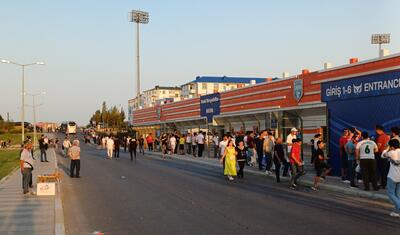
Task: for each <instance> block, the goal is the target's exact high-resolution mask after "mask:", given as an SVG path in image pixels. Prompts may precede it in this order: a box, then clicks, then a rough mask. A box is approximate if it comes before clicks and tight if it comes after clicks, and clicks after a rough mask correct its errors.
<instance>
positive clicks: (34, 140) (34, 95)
mask: <svg viewBox="0 0 400 235" xmlns="http://www.w3.org/2000/svg"><path fill="white" fill-rule="evenodd" d="M45 94H46V92H44V91H42V92H40V93H36V94H29V93H25V95H28V96H31V97H32V105H27V106H28V107H31V108H32V109H33V146H34V147H35V146H36V142H37V141H36V138H37V137H36V107H39V106H42V105H43V104H39V105H36V102H35V97H36V96H39V95H45Z"/></svg>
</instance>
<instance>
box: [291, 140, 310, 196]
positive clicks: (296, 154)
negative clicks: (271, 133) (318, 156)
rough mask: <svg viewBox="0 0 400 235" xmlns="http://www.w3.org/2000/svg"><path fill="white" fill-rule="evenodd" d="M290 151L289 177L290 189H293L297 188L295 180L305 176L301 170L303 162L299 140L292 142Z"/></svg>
mask: <svg viewBox="0 0 400 235" xmlns="http://www.w3.org/2000/svg"><path fill="white" fill-rule="evenodd" d="M292 143H293V145H292V151H290V158H289V161H290V167H291V169H292V177H290V188H291V189H295V188H296V187H297V180H298V179H299V178H300V177H301V176H303V175H305V174H306V173H305V171H304V169H303V161H302V160H301V156H300V155H301V154H300V153H301V139H293V140H292Z"/></svg>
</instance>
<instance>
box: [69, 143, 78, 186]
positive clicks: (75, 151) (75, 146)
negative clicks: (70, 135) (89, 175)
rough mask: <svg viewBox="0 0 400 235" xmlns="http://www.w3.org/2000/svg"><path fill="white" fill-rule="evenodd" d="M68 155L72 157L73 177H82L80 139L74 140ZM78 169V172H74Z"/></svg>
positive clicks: (71, 171)
mask: <svg viewBox="0 0 400 235" xmlns="http://www.w3.org/2000/svg"><path fill="white" fill-rule="evenodd" d="M68 156H69V158H70V159H71V165H70V169H69V170H70V174H69V176H70V177H71V178H74V177H76V178H80V176H79V171H80V169H81V148H80V147H79V140H74V141H73V146H72V147H71V148H69V149H68ZM75 169H76V174H74V172H75Z"/></svg>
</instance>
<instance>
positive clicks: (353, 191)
mask: <svg viewBox="0 0 400 235" xmlns="http://www.w3.org/2000/svg"><path fill="white" fill-rule="evenodd" d="M145 155H153V156H158V157H161V156H162V154H161V153H160V152H149V151H146V152H145ZM169 156H170V155H168V156H167V157H169ZM172 158H173V159H178V160H182V161H189V162H194V163H199V164H203V165H208V166H213V167H221V168H222V165H221V163H220V162H219V160H218V159H216V158H208V157H202V158H198V157H193V156H192V155H177V154H174V155H172ZM305 162H306V166H305V169H306V172H307V174H306V175H304V176H303V177H301V178H300V180H299V181H298V184H299V185H301V186H305V187H311V186H313V183H314V177H315V171H314V170H313V168H312V166H311V165H310V164H307V161H305ZM244 172H245V174H246V173H247V174H253V175H259V176H263V177H267V178H271V179H273V180H275V174H272V175H266V174H265V171H259V170H258V168H256V167H251V166H245V170H244ZM281 182H282V183H288V182H289V177H281ZM288 186H289V183H288ZM359 187H360V188H361V189H360V188H351V187H350V185H349V184H346V183H343V182H342V181H341V179H340V178H339V177H333V176H328V177H327V180H326V181H321V183H320V186H319V188H320V190H327V191H331V192H335V193H342V194H346V195H352V196H356V197H361V198H367V199H372V200H379V201H383V202H391V201H390V200H389V198H388V196H387V194H386V190H382V189H381V190H379V191H363V190H362V188H363V185H362V184H359Z"/></svg>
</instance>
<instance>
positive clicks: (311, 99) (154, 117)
mask: <svg viewBox="0 0 400 235" xmlns="http://www.w3.org/2000/svg"><path fill="white" fill-rule="evenodd" d="M399 94H400V54H394V55H388V56H384V57H380V58H375V59H371V60H366V61H360V62H359V61H358V59H357V58H351V59H350V61H349V64H346V65H342V66H338V67H332V68H329V66H328V68H324V69H322V70H318V71H312V72H310V71H309V70H307V69H303V70H302V73H301V74H298V75H295V76H291V77H288V78H284V79H277V80H273V81H266V82H262V83H258V84H252V85H249V86H245V87H241V88H237V89H234V90H229V91H222V92H217V93H212V94H207V95H202V96H200V97H196V98H191V99H185V100H182V101H179V102H173V103H169V104H165V105H162V106H154V107H149V108H144V109H140V110H133V111H132V118H131V120H132V122H131V125H132V126H133V128H134V129H135V130H136V131H138V133H140V134H148V133H154V134H160V133H161V132H172V131H180V132H182V133H186V132H191V131H198V130H199V129H202V130H208V131H213V132H217V133H219V134H222V133H227V132H237V131H248V130H256V131H257V130H262V129H266V128H269V129H271V130H274V131H275V135H276V136H277V137H278V136H280V137H284V138H285V137H286V136H287V135H288V133H289V132H290V129H291V128H292V127H296V128H298V129H299V130H300V132H301V135H302V138H303V140H304V142H305V143H307V142H309V141H310V139H311V138H312V137H313V136H314V134H316V133H322V134H323V136H324V139H327V140H328V141H329V154H330V156H331V158H332V163H333V166H334V170H335V172H336V173H337V172H338V170H339V159H338V144H337V143H338V141H339V136H340V133H341V129H343V127H350V126H356V127H358V128H360V129H361V130H368V131H370V132H373V128H374V126H375V124H378V123H379V124H383V125H384V126H385V127H389V126H391V125H400V118H398V117H400V115H399V113H398V112H400V107H397V106H399V105H400V95H399Z"/></svg>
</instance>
